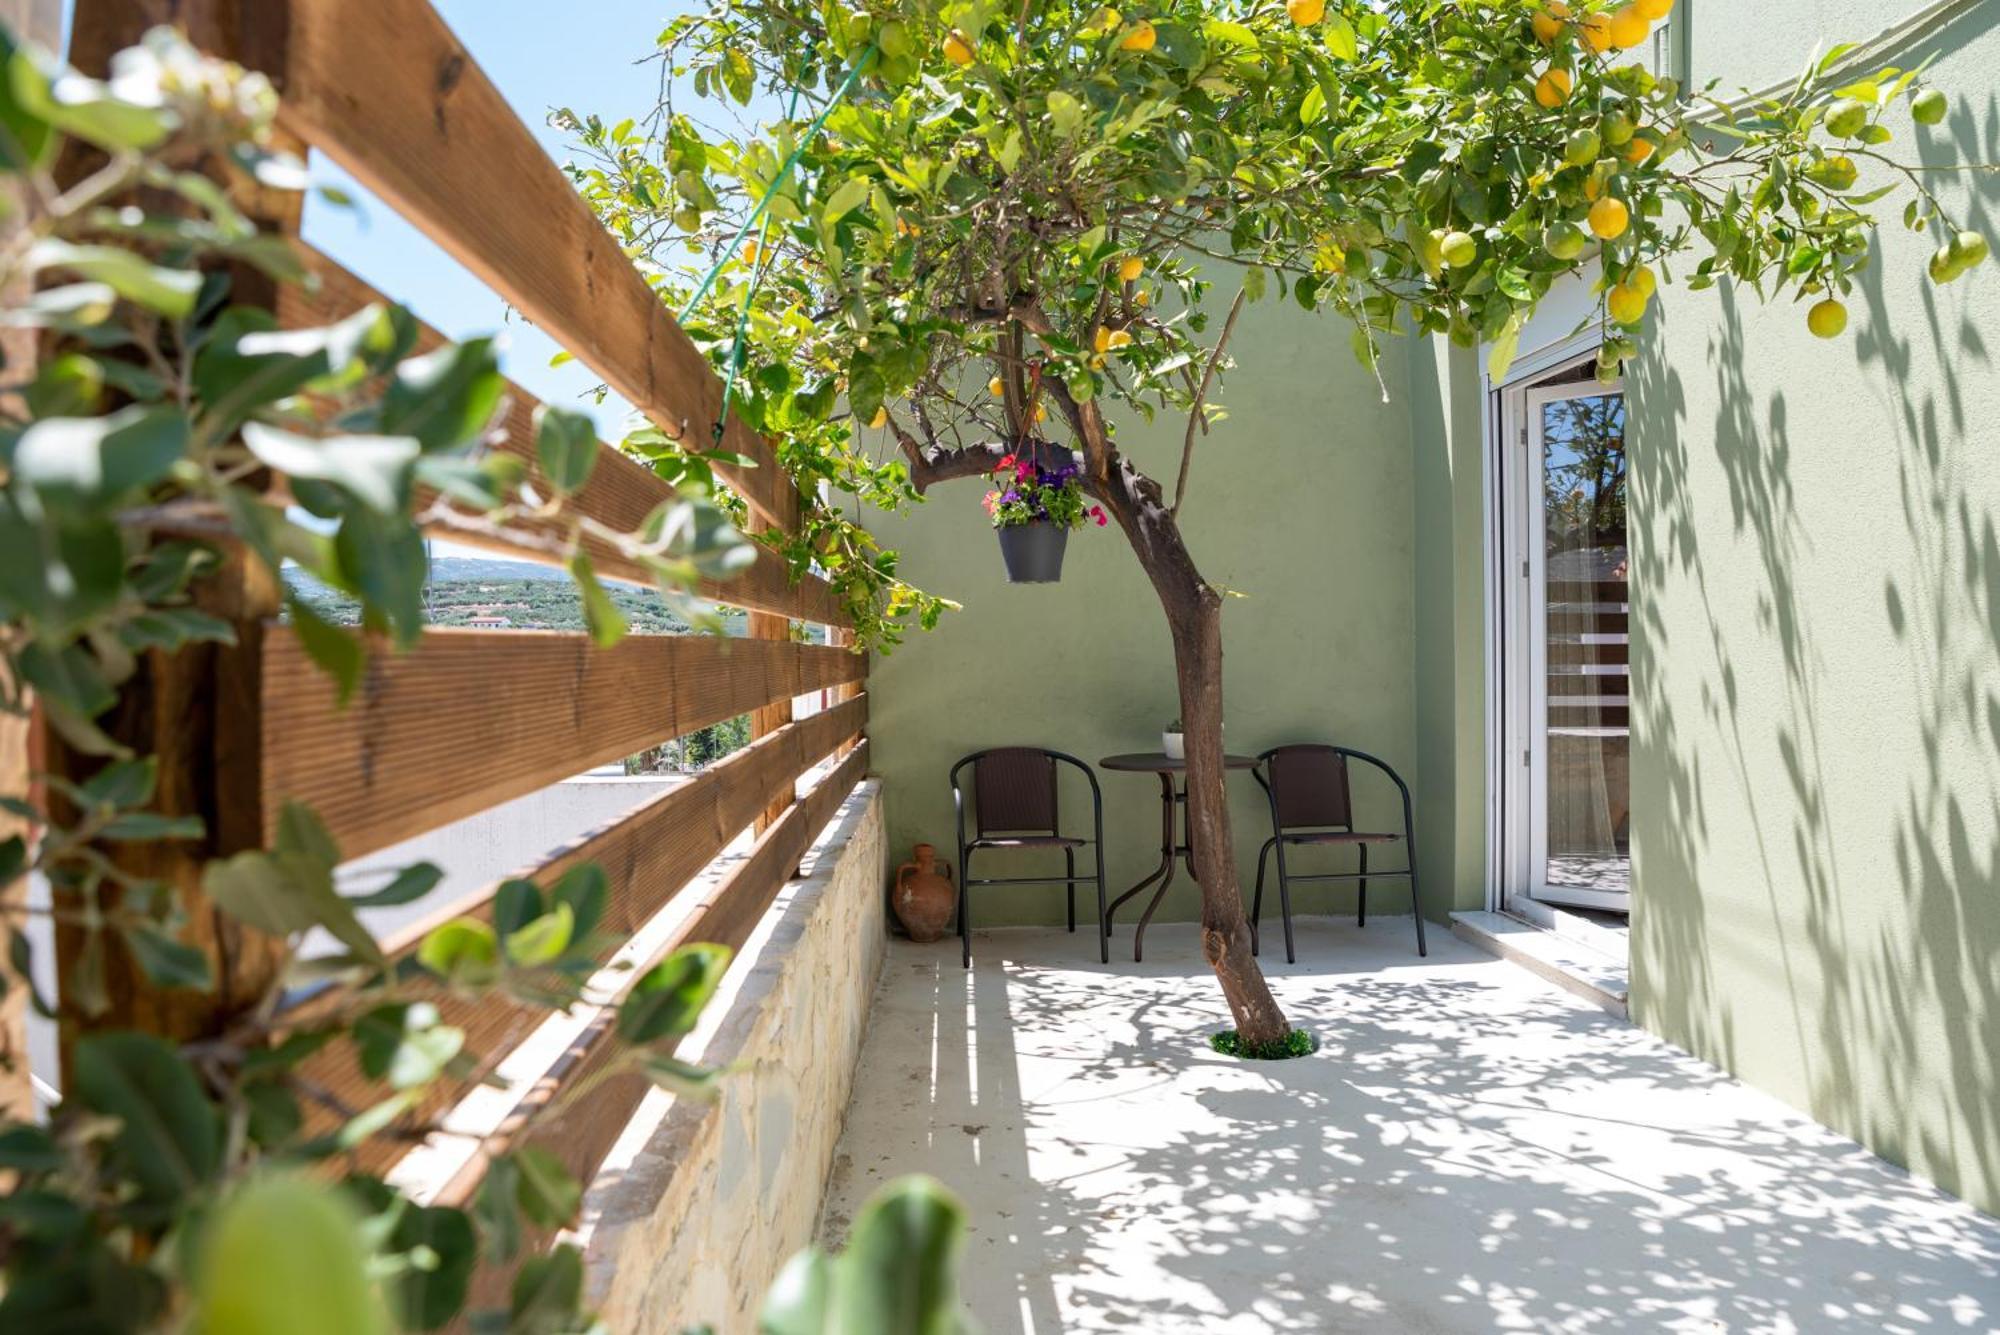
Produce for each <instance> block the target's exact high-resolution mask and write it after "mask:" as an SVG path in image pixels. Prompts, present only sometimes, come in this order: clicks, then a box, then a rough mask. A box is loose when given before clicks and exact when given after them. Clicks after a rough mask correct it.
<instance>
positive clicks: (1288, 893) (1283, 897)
mask: <svg viewBox="0 0 2000 1335" xmlns="http://www.w3.org/2000/svg"><path fill="white" fill-rule="evenodd" d="M1278 908H1279V910H1280V911H1281V912H1282V913H1283V914H1284V917H1285V963H1287V964H1297V963H1298V962H1299V956H1298V952H1297V951H1296V950H1294V949H1293V948H1292V877H1291V872H1290V870H1289V869H1288V868H1287V867H1286V866H1285V841H1284V840H1283V839H1280V840H1278Z"/></svg>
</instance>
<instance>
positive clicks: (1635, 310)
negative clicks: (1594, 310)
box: [1604, 283, 1646, 324]
mask: <svg viewBox="0 0 2000 1335" xmlns="http://www.w3.org/2000/svg"><path fill="white" fill-rule="evenodd" d="M1604 305H1605V308H1606V309H1607V310H1609V311H1610V312H1611V318H1612V319H1614V320H1616V321H1617V322H1618V323H1619V324H1637V323H1639V321H1641V320H1643V319H1645V318H1646V297H1645V294H1644V293H1641V292H1635V291H1634V290H1632V289H1631V288H1629V287H1627V286H1626V285H1625V284H1623V283H1619V284H1618V285H1616V286H1615V287H1613V288H1612V289H1611V290H1610V291H1609V292H1607V293H1605V294H1604Z"/></svg>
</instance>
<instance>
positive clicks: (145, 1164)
mask: <svg viewBox="0 0 2000 1335" xmlns="http://www.w3.org/2000/svg"><path fill="white" fill-rule="evenodd" d="M71 1066H72V1070H71V1071H70V1087H69V1089H68V1090H66V1091H65V1092H66V1093H67V1094H68V1095H69V1096H70V1097H73V1098H75V1100H76V1101H77V1103H78V1104H80V1105H81V1106H82V1107H85V1108H88V1109H90V1110H91V1111H92V1112H95V1113H99V1114H101V1115H103V1116H105V1117H113V1118H116V1119H117V1120H118V1123H119V1127H118V1131H117V1133H116V1134H115V1135H114V1136H113V1137H112V1139H111V1143H110V1150H109V1155H108V1159H109V1164H110V1167H111V1168H112V1169H113V1171H114V1172H116V1173H117V1174H118V1176H120V1177H122V1178H123V1179H125V1180H127V1181H129V1182H131V1183H132V1184H133V1185H134V1186H135V1187H136V1188H137V1190H138V1195H137V1198H136V1201H135V1203H134V1207H128V1208H135V1207H136V1211H137V1212H138V1213H140V1214H141V1215H142V1216H144V1217H147V1218H149V1219H152V1220H155V1221H163V1220H164V1219H166V1218H169V1217H173V1216H175V1215H177V1214H178V1213H179V1212H180V1210H181V1209H182V1207H183V1204H184V1202H185V1198H186V1197H188V1196H189V1195H190V1194H192V1193H194V1192H196V1191H197V1190H199V1189H200V1188H202V1187H203V1186H205V1185H207V1184H208V1183H209V1182H210V1181H211V1180H212V1179H213V1178H214V1177H215V1174H216V1171H217V1170H218V1168H220V1166H221V1162H222V1117H221V1114H220V1113H219V1112H218V1111H217V1109H216V1108H215V1106H214V1105H213V1104H211V1103H210V1102H209V1101H208V1097H207V1095H205V1094H203V1093H202V1089H201V1082H200V1081H199V1080H198V1079H196V1077H195V1074H194V1070H193V1068H191V1067H190V1066H189V1065H188V1064H187V1063H186V1062H185V1061H183V1060H182V1058H181V1055H180V1053H178V1052H177V1051H175V1050H174V1048H173V1047H172V1046H171V1045H170V1044H168V1043H167V1042H166V1041H165V1040H163V1039H159V1038H155V1037H153V1036H152V1035H150V1034H137V1033H111V1034H95V1035H91V1036H88V1037H85V1038H81V1039H79V1040H77V1044H76V1049H75V1055H74V1060H73V1062H72V1063H71Z"/></svg>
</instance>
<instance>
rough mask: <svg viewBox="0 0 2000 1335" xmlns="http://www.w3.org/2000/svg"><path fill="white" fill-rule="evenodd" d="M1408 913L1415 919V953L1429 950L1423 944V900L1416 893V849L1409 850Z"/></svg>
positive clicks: (1424, 952)
mask: <svg viewBox="0 0 2000 1335" xmlns="http://www.w3.org/2000/svg"><path fill="white" fill-rule="evenodd" d="M1410 913H1411V915H1412V916H1414V917H1415V918H1416V920H1417V954H1418V955H1419V956H1422V955H1428V954H1430V953H1431V952H1430V951H1429V950H1428V949H1427V948H1426V947H1425V946H1424V901H1423V900H1422V899H1421V898H1420V897H1418V895H1417V850H1416V849H1415V848H1412V849H1411V850H1410Z"/></svg>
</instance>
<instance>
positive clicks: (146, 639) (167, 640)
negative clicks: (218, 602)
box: [118, 607, 236, 653]
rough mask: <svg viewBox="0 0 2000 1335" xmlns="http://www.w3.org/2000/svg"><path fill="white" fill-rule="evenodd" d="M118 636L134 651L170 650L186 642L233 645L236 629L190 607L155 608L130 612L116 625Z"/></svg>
mask: <svg viewBox="0 0 2000 1335" xmlns="http://www.w3.org/2000/svg"><path fill="white" fill-rule="evenodd" d="M118 638H119V640H120V641H121V642H122V643H123V644H124V645H125V647H126V648H127V649H130V650H132V651H133V652H134V653H139V652H142V651H144V650H147V649H163V650H166V651H167V652H169V653H171V652H173V651H174V650H176V649H179V648H182V647H183V646H185V645H189V644H234V643H236V628H235V627H234V626H232V625H230V624H229V623H228V622H227V621H224V620H223V619H222V618H221V617H216V616H210V615H209V614H208V613H206V612H197V611H195V610H194V609H193V608H191V607H159V608H154V609H152V610H151V611H146V612H139V613H136V614H134V615H133V616H132V617H131V618H130V619H129V620H127V621H126V622H125V623H124V624H123V625H121V626H119V627H118Z"/></svg>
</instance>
